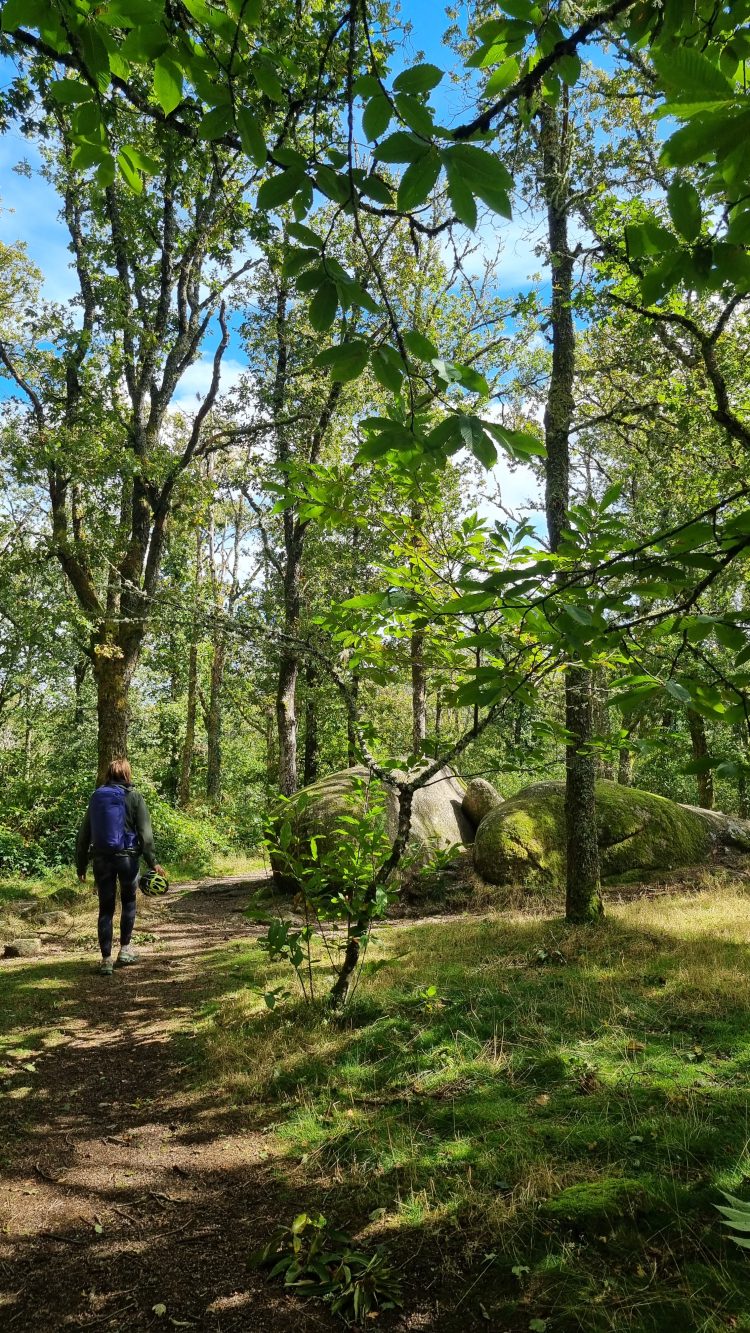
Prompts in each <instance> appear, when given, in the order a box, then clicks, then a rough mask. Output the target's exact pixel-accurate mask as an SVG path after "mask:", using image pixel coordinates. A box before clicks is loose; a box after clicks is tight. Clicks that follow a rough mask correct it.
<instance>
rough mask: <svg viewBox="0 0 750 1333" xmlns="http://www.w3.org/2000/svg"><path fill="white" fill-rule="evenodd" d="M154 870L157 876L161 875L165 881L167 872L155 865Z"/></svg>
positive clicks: (162, 867)
mask: <svg viewBox="0 0 750 1333" xmlns="http://www.w3.org/2000/svg"><path fill="white" fill-rule="evenodd" d="M154 870H155V871H156V873H157V875H163V876H164V878H165V879H166V878H167V872H166V870H165V869H164V866H159V865H156V866H154Z"/></svg>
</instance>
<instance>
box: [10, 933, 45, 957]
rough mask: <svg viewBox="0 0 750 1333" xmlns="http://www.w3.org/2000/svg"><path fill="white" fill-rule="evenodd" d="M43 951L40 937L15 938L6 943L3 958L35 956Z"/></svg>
mask: <svg viewBox="0 0 750 1333" xmlns="http://www.w3.org/2000/svg"><path fill="white" fill-rule="evenodd" d="M41 952H42V941H41V940H40V939H38V938H37V939H31V938H29V939H22V940H13V941H12V943H10V944H6V946H5V950H4V952H3V958H35V957H36V955H37V954H38V953H41Z"/></svg>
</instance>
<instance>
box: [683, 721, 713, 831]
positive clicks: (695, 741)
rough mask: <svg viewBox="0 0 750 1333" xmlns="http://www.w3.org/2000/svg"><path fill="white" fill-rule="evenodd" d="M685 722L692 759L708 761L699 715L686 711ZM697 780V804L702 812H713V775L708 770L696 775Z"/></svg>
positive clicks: (703, 723)
mask: <svg viewBox="0 0 750 1333" xmlns="http://www.w3.org/2000/svg"><path fill="white" fill-rule="evenodd" d="M687 722H688V727H689V729H690V740H691V741H692V745H693V759H696V760H697V759H708V757H709V749H708V741H707V740H706V723H705V721H704V719H703V716H702V714H701V713H696V711H695V709H694V708H688V709H687ZM696 777H697V780H698V804H699V805H701V806H703V809H704V810H713V808H714V775H713V773H712V771H711V769H710V768H708V769H706V771H705V773H697V774H696Z"/></svg>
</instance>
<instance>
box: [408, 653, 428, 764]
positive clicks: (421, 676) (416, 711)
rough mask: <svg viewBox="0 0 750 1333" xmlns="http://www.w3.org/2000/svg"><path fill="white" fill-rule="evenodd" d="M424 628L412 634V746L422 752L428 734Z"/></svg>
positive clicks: (415, 751) (419, 752)
mask: <svg viewBox="0 0 750 1333" xmlns="http://www.w3.org/2000/svg"><path fill="white" fill-rule="evenodd" d="M424 644H425V636H424V630H421V629H419V630H414V632H413V633H412V636H411V717H412V730H411V748H412V754H421V753H422V751H423V749H424V742H425V737H426V736H427V672H426V671H425V666H424Z"/></svg>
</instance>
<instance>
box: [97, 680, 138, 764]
mask: <svg viewBox="0 0 750 1333" xmlns="http://www.w3.org/2000/svg"><path fill="white" fill-rule="evenodd" d="M136 663H137V657H136V656H133V657H132V658H130V659H128V658H127V657H124V656H122V657H104V656H101V655H95V656H94V678H95V680H96V715H97V722H98V762H97V782H99V783H102V782H104V779H105V777H106V775H107V769H108V768H109V765H110V763H111V762H112V760H113V759H123V758H126V757H127V753H128V721H129V717H128V691H129V689H130V682H131V680H132V678H133V672H134V671H135V667H136Z"/></svg>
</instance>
